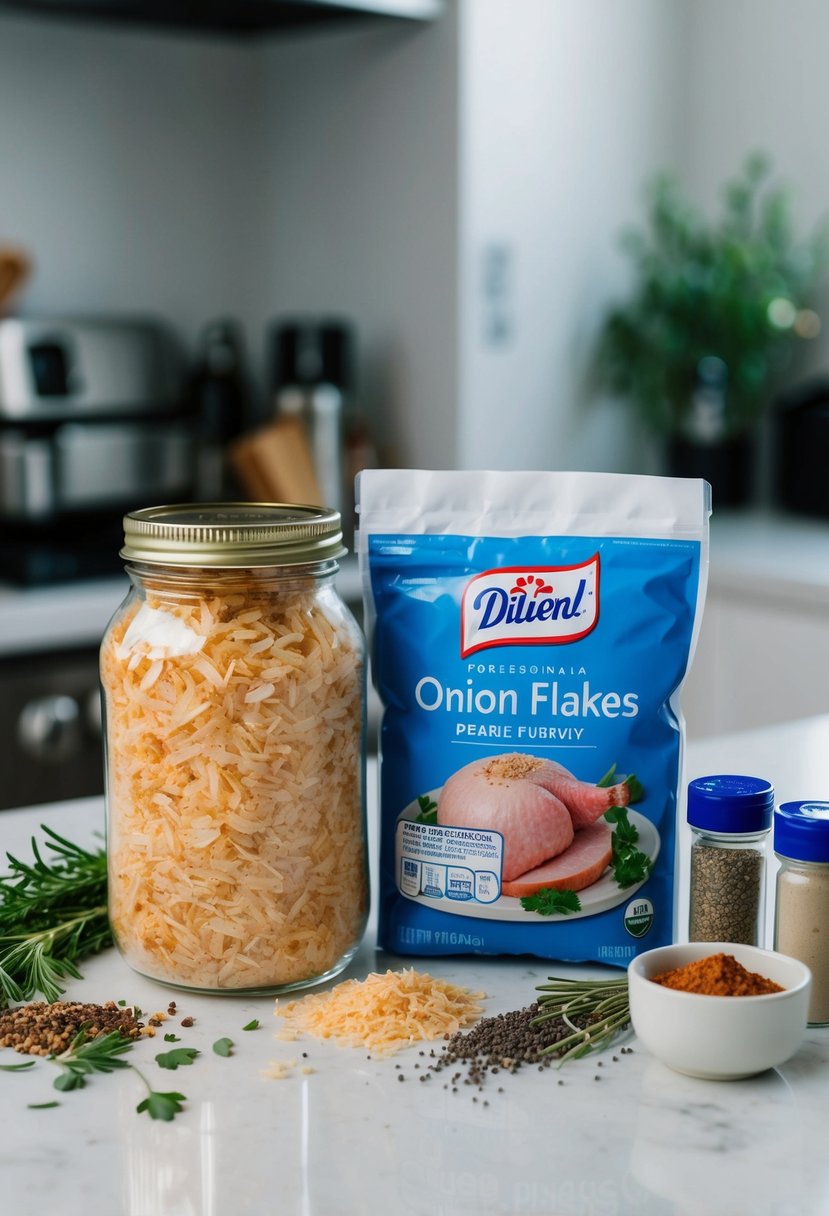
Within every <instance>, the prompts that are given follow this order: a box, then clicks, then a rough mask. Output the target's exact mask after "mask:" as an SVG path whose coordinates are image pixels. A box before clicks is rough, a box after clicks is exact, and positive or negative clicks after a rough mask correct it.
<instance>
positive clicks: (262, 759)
mask: <svg viewBox="0 0 829 1216" xmlns="http://www.w3.org/2000/svg"><path fill="white" fill-rule="evenodd" d="M124 533H125V540H124V548H123V549H122V551H121V556H122V557H123V558H124V559H125V563H126V569H127V572H128V574H129V577H130V580H131V584H132V586H131V589H130V591H129V593H128V595H127V597H126V599H125V600H124V602H123V604H122V605H121V606H120V608H119V609H118V611H117V612H116V614H115V616H114V617H113V619H112V621H111V622H110V624H109V626H108V628H107V632H106V635H105V637H104V640H103V643H102V647H101V682H102V686H103V699H104V726H105V734H104V739H105V766H106V801H107V852H108V865H109V907H110V918H111V921H112V928H113V933H114V936H115V940H116V943H117V945H118V947H119V949H120V951H121V953H122V954H123V956H124V958H125V959H126V961H127V962H128V963H129V964H130V966H132V967H133V968H134V969H135V970H136V971H139V972H141V973H142V974H143V975H147V976H150V977H151V978H152V979H155V980H160V981H161V982H162V983H166V984H171V985H175V986H177V987H181V988H189V989H194V990H198V991H203V992H217V991H224V992H263V991H267V992H281V991H288V990H291V989H296V988H302V987H304V986H306V985H309V984H313V983H317V982H319V981H321V980H324V979H328V978H330V977H331V976H333V975H336V974H337V973H338V972H339V971H341V970H342V969H343V968H344V967H345V966H346V965H347V963H348V962H349V960H350V959H351V958H352V956H353V955H354V953H355V951H356V949H357V946H358V945H359V942H360V939H361V937H362V934H363V931H364V929H365V924H366V918H367V912H368V900H369V891H368V866H367V848H366V823H365V729H364V717H365V661H364V660H365V653H364V643H363V638H362V634H361V632H360V630H359V628H358V626H357V624H356V622H355V620H354V618H353V617H352V615H351V613H350V612H349V611H348V609H347V608H346V606H345V605H344V604H343V602H342V601H341V600H340V598H339V596H338V594H337V591H336V590H335V587H334V575H335V573H336V571H337V568H338V566H337V558H339V557H341V556H342V554H343V553H344V552H345V550H344V549H343V547H342V543H341V541H342V534H341V530H340V516H339V513H338V512H336V511H329V510H325V509H323V508H317V507H306V506H291V505H276V504H248V503H221V504H196V505H180V506H168V507H152V508H148V509H146V510H141V511H135V512H133V513H131V514H130V515H127V516H126V518H125V520H124Z"/></svg>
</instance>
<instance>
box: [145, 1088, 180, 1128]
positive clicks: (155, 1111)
mask: <svg viewBox="0 0 829 1216" xmlns="http://www.w3.org/2000/svg"><path fill="white" fill-rule="evenodd" d="M186 1101H187V1099H186V1098H185V1096H184V1094H177V1093H174V1092H171V1093H166V1094H162V1093H157V1092H156V1091H155V1090H150V1092H149V1093H148V1094H147V1097H146V1098H144V1100H143V1101H142V1102H139V1103H138V1105H137V1106H136V1108H135V1109H136V1110H137V1111H138V1113H139V1115H140V1114H142V1113H143V1112H144V1111H146V1112H147V1114H148V1115H149V1116H150V1118H151V1119H163V1120H164V1122H165V1123H169V1122H170V1120H171V1119H174V1118H175V1117H176V1115H178V1114H180V1113H181V1111H182V1110H183V1109H184V1108H183V1106H182V1105H181V1104H182V1102H186Z"/></svg>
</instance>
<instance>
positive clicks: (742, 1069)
mask: <svg viewBox="0 0 829 1216" xmlns="http://www.w3.org/2000/svg"><path fill="white" fill-rule="evenodd" d="M720 953H722V954H733V956H734V958H736V960H737V962H738V963H741V964H742V966H743V967H745V968H746V969H747V970H748V971H754V972H757V973H758V974H759V975H763V976H765V977H766V979H770V980H774V982H775V983H776V984H780V985H781V987H783V988H784V989H785V991H784V992H772V993H769V994H768V995H766V996H703V995H701V994H700V993H696V992H680V991H678V990H676V989H674V988H665V987H664V986H663V985H662V984H654V983H653V982H652V980H651V978H650V977H651V976H654V975H659V974H661V973H662V972H663V971H672V970H673V969H674V968H675V967H684V966H685V964H686V963H692V962H694V961H695V960H696V959H700V958H706V957H707V956H708V955H710V954H720ZM628 980H629V985H630V1016H631V1021H632V1022H633V1029H634V1030H635V1032H636V1035H637V1037H638V1038H639V1039H641V1041H642V1043H643V1044H644V1046H645V1047H647V1049H648V1051H650V1052H651V1053H652V1054H653V1055H655V1056H656V1057H657V1058H658V1059H659V1060H661V1061H662V1063H663V1064H667V1065H669V1067H671V1068H673V1069H675V1070H676V1072H682V1073H686V1074H687V1075H688V1076H690V1077H706V1078H709V1079H713V1080H719V1081H731V1080H736V1079H737V1078H739V1077H750V1076H753V1075H754V1074H755V1073H758V1072H763V1071H764V1070H765V1069H767V1068H774V1067H776V1065H778V1064H782V1063H783V1062H784V1061H785V1060H788V1059H789V1058H790V1056H792V1055H794V1053H795V1052H796V1051H797V1049H798V1047H799V1046H800V1044H801V1043H802V1041H803V1035H804V1033H805V1030H806V1020H807V1017H808V1013H809V992H810V989H811V985H812V973H811V972H810V970H809V968H808V967H807V966H806V965H805V963H801V962H799V961H798V959H795V958H790V957H789V956H788V955H786V954H778V953H777V952H776V951H774V950H760V949H758V948H757V947H756V946H740V945H736V944H732V943H730V942H689V943H686V944H682V945H675V946H662V947H660V948H658V949H656V950H648V951H646V952H645V953H644V954H640V955H639V956H638V957H637V958H635V959H633V961H632V962H631V963H630V965H629V967H628Z"/></svg>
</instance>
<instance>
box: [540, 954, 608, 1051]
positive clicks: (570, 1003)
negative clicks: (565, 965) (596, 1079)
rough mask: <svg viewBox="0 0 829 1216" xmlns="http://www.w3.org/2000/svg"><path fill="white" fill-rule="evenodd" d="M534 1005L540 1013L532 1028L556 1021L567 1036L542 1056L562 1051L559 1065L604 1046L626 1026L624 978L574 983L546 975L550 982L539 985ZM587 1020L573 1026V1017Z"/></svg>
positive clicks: (547, 1049)
mask: <svg viewBox="0 0 829 1216" xmlns="http://www.w3.org/2000/svg"><path fill="white" fill-rule="evenodd" d="M537 991H538V992H539V993H540V995H539V997H538V1004H539V1005H540V1006H541V1007H542V1010H543V1012H541V1013H539V1014H538V1016H537V1017H535V1018H533V1025H537V1024H538V1023H540V1022H546V1021H549V1020H550V1019H551V1018H559V1019H560V1020H562V1021H563V1022H564V1023H565V1024H566V1025H567V1026H569V1027H570V1030H571V1033H570V1034H569V1035H568V1036H567V1037H566V1038H564V1039H559V1040H558V1042H557V1043H553V1044H552V1045H551V1046H550V1047H545V1048H544V1052H545V1054H546V1053H548V1052H555V1054H556V1055H558V1054H559V1053H560V1052H561V1051H562V1049H565V1050H564V1054H563V1055H562V1056H561V1062H562V1063H564V1061H565V1060H571V1059H578V1058H579V1057H581V1056H586V1055H588V1054H589V1053H590V1052H593V1051H601V1050H602V1049H603V1048H605V1047H607V1046H608V1045H609V1044H610V1043H611V1041H612V1040H613V1039H614V1038H616V1036H617V1035H618V1034H621V1033H622V1031H624V1030H626V1029H627V1027H628V1026H629V1025H630V998H629V993H628V981H627V976H624V977H623V978H622V979H616V980H574V979H566V978H563V977H560V976H554V975H551V976H550V982H549V983H547V984H539V985H538V988H537ZM585 1015H587V1017H588V1018H589V1019H590V1020H589V1023H588V1025H587V1026H577V1025H576V1024H575V1022H574V1021H573V1018H575V1017H579V1018H581V1019H583V1018H584V1016H585Z"/></svg>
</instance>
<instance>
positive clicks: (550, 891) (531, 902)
mask: <svg viewBox="0 0 829 1216" xmlns="http://www.w3.org/2000/svg"><path fill="white" fill-rule="evenodd" d="M521 907H522V908H524V909H525V910H526V911H527V912H538V914H539V915H540V916H555V915H556V913H559V912H560V913H563V914H564V915H569V913H571V912H580V911H581V900H580V899H579V897H578V895H577V894H576V892H575V891H557V890H556V889H555V888H554V887H542V889H541V890H540V891H536V892H534V894H532V895H523V896H522V897H521Z"/></svg>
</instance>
